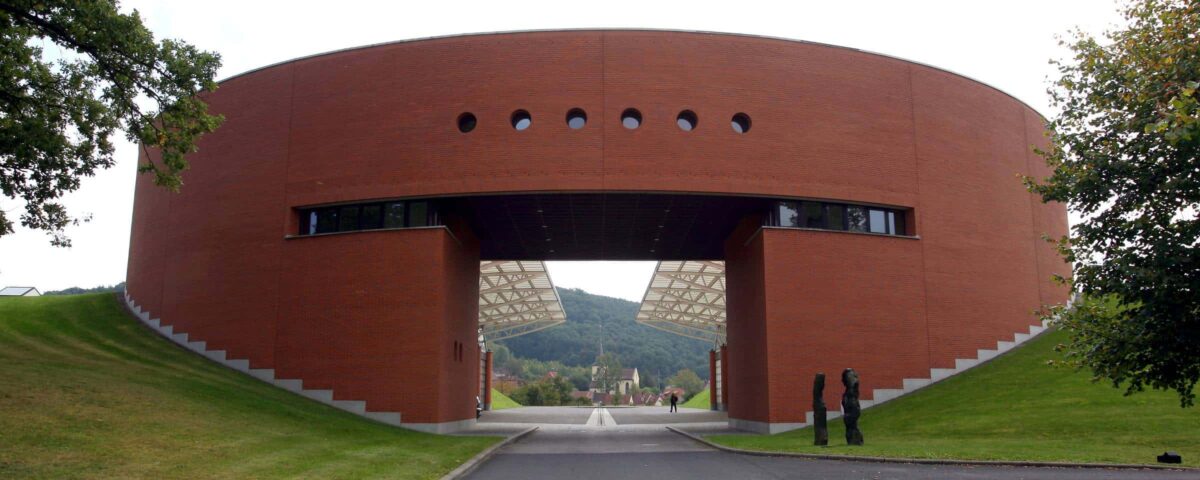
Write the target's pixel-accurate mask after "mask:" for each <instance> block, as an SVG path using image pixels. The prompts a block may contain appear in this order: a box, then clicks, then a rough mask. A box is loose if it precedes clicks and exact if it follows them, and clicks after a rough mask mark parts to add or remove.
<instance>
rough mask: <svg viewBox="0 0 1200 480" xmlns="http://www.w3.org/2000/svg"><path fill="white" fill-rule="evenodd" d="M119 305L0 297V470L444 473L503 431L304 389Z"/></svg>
mask: <svg viewBox="0 0 1200 480" xmlns="http://www.w3.org/2000/svg"><path fill="white" fill-rule="evenodd" d="M118 302H119V300H118V299H117V297H116V296H114V295H112V294H93V295H78V296H68V297H57V296H55V297H51V296H47V297H38V298H0V478H29V477H34V478H155V479H158V478H284V477H287V478H294V477H299V478H437V477H440V476H441V475H443V474H445V473H447V472H449V471H450V470H452V469H454V468H455V467H457V466H458V465H459V464H460V463H462V462H463V461H465V460H466V459H468V458H470V457H471V456H473V455H475V454H476V453H478V452H479V451H481V450H483V449H484V448H486V447H488V446H489V445H491V444H493V443H494V442H496V441H497V440H498V439H497V438H495V437H450V436H439V435H430V434H424V433H418V432H412V431H407V430H401V429H398V428H395V427H389V426H385V425H381V424H376V423H373V422H370V421H367V420H364V419H361V418H359V417H356V416H354V415H351V414H349V413H345V412H342V411H340V410H337V409H334V408H332V407H328V406H325V405H322V404H319V403H316V402H313V401H310V400H307V399H304V398H302V397H299V396H296V395H294V394H291V393H288V392H286V391H283V390H280V389H277V388H275V387H272V386H270V385H267V384H265V383H262V382H259V381H258V380H255V379H253V378H250V377H248V376H245V375H243V374H241V373H237V372H235V371H233V370H229V369H227V368H225V367H222V366H219V365H217V364H215V363H212V362H210V361H208V360H206V359H204V358H202V357H200V356H198V355H195V354H192V353H191V352H188V351H186V350H183V349H181V348H179V347H176V346H175V345H174V344H172V343H170V342H168V341H167V340H166V339H163V338H160V337H158V336H157V335H156V334H154V333H152V332H151V331H150V330H149V329H148V328H145V327H143V326H142V325H141V324H140V323H138V322H137V321H136V320H135V319H133V317H131V316H129V315H127V314H126V313H125V312H124V308H123V306H122V305H121V304H120V303H118Z"/></svg>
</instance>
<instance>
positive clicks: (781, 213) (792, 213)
mask: <svg viewBox="0 0 1200 480" xmlns="http://www.w3.org/2000/svg"><path fill="white" fill-rule="evenodd" d="M776 215H778V218H779V222H778V226H780V227H799V226H800V212H798V211H796V202H779V210H778V211H777V212H776Z"/></svg>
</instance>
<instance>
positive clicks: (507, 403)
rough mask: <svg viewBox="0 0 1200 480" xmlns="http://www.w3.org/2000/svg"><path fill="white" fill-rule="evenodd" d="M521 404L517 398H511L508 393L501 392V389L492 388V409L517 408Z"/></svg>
mask: <svg viewBox="0 0 1200 480" xmlns="http://www.w3.org/2000/svg"><path fill="white" fill-rule="evenodd" d="M520 406H521V404H519V403H517V401H516V400H513V399H511V398H509V397H508V395H505V394H503V393H500V391H499V390H496V389H494V388H493V389H492V410H504V409H506V408H517V407H520Z"/></svg>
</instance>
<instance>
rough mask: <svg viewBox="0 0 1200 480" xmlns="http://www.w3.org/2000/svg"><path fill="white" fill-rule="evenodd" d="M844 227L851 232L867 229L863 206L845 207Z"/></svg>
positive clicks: (865, 211)
mask: <svg viewBox="0 0 1200 480" xmlns="http://www.w3.org/2000/svg"><path fill="white" fill-rule="evenodd" d="M846 229H847V230H850V231H851V232H865V231H867V209H865V208H863V207H854V206H847V207H846Z"/></svg>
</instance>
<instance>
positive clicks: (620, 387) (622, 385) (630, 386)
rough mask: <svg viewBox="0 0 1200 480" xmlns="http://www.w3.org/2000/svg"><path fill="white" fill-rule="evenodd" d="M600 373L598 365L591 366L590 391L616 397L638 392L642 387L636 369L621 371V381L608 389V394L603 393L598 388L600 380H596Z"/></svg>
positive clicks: (599, 387)
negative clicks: (610, 394) (611, 394)
mask: <svg viewBox="0 0 1200 480" xmlns="http://www.w3.org/2000/svg"><path fill="white" fill-rule="evenodd" d="M599 373H600V366H599V365H592V386H591V388H590V390H591V391H593V392H597V393H614V394H618V395H628V394H631V393H633V392H635V391H637V390H638V388H640V387H641V385H642V379H641V376H639V375H638V370H637V368H636V367H635V368H623V369H621V379H620V380H618V381H617V384H616V385H613V386H611V387H610V388H609V391H608V392H604V391H603V390H604V389H603V388H601V386H600V379H599V378H597V377H598V375H599Z"/></svg>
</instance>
